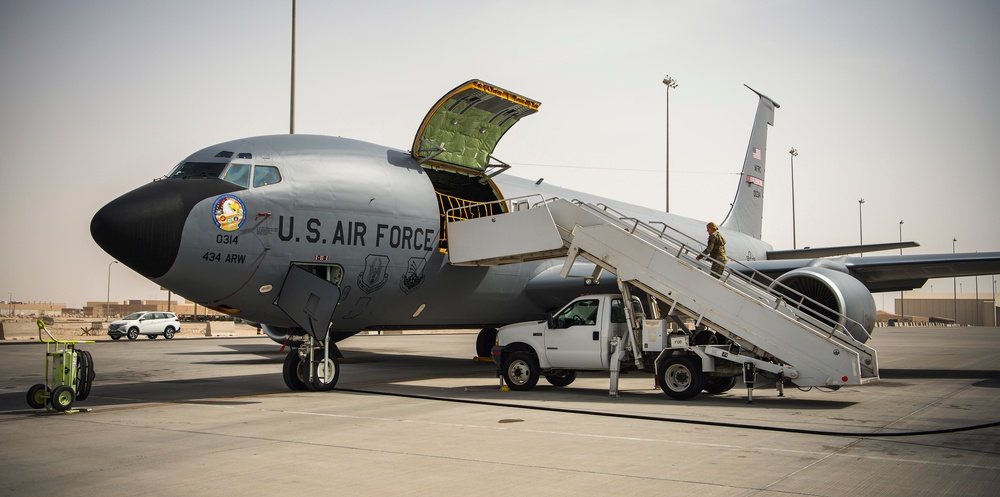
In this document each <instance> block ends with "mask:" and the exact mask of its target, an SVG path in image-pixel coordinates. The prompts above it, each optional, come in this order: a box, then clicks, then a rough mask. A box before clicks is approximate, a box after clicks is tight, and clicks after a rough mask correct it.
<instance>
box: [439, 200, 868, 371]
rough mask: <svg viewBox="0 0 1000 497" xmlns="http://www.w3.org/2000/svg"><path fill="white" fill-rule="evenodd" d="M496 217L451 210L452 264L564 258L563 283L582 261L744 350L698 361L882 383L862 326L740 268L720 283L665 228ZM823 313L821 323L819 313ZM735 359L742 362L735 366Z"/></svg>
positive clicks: (586, 217) (567, 210) (694, 247)
mask: <svg viewBox="0 0 1000 497" xmlns="http://www.w3.org/2000/svg"><path fill="white" fill-rule="evenodd" d="M498 203H500V204H502V205H501V206H500V208H499V209H492V210H491V212H503V213H501V214H495V215H489V216H485V217H475V216H470V215H466V214H465V213H464V212H463V210H462V208H459V209H454V210H452V211H448V213H447V214H446V216H447V223H448V224H447V230H448V236H449V241H450V243H449V258H450V260H451V263H452V264H454V265H470V266H489V265H503V264H512V263H519V262H526V261H532V260H540V259H552V258H559V257H565V258H566V260H565V263H564V265H563V269H562V276H564V277H566V276H568V274H569V271H570V269H571V268H572V266H573V264H574V262H575V261H576V259H577V258H578V257H583V258H585V259H587V260H589V261H591V262H593V263H594V264H595V265H596V266H597V268H598V270H596V271H595V274H594V277H597V276H599V272H600V270H602V269H603V270H607V271H609V272H612V273H614V274H615V275H617V277H618V279H619V281H620V282H624V283H627V284H629V285H632V286H634V287H637V288H640V289H642V290H643V291H645V292H647V293H648V294H650V295H651V296H655V297H656V298H657V299H659V300H661V301H662V302H664V303H665V304H666V305H669V306H670V313H672V314H679V315H683V316H686V317H688V318H690V319H692V320H694V321H695V323H696V324H698V325H704V326H707V327H708V328H710V329H712V330H714V331H715V332H717V333H720V334H722V335H724V336H726V337H727V338H729V339H730V340H731V341H733V342H734V343H736V344H738V345H739V346H740V349H739V351H738V353H737V354H733V353H732V352H731V351H730V350H728V349H725V348H722V347H704V348H702V349H700V350H701V352H702V353H701V354H699V355H702V354H708V355H712V356H715V357H716V358H718V359H725V360H728V361H732V362H743V363H747V362H754V363H756V364H758V366H761V365H764V366H772V367H770V368H769V367H765V368H764V369H765V370H770V371H772V372H778V373H782V374H784V375H785V377H786V378H787V379H789V380H791V381H792V382H793V383H795V384H796V385H798V386H800V387H813V386H816V387H822V386H827V387H839V386H846V385H860V384H863V383H866V382H869V381H872V380H877V379H878V365H877V358H876V353H875V350H874V349H872V348H871V347H868V346H867V345H865V344H864V343H862V342H861V341H859V340H858V339H856V338H854V336H852V333H854V334H855V335H857V334H858V333H861V334H864V335H867V332H866V331H865V330H864V328H863V326H862V325H861V324H859V323H856V322H854V321H851V320H850V319H849V318H847V317H846V316H844V315H842V314H838V313H836V312H835V311H833V310H830V309H827V308H825V307H823V305H822V304H820V303H819V302H815V301H810V300H809V299H808V298H807V297H805V296H804V295H801V294H798V293H797V292H795V291H794V290H792V289H790V288H781V289H780V290H781V292H778V291H776V288H777V287H780V286H781V284H780V283H778V282H775V281H774V280H772V279H770V278H768V277H766V276H764V275H763V274H760V273H757V272H755V271H754V270H753V269H751V268H749V267H747V266H742V265H740V264H739V263H730V264H729V266H727V268H726V269H725V271H724V272H723V274H722V275H721V277H719V278H716V277H714V276H712V275H711V274H710V271H709V267H710V262H700V261H697V260H696V257H697V256H698V255H699V254H700V253H701V249H702V248H703V247H704V243H702V242H699V241H696V240H693V239H688V238H687V237H686V236H685V235H683V234H681V233H679V232H674V231H672V230H671V229H670V227H669V226H667V225H663V224H662V223H658V224H661V225H662V228H661V229H657V228H654V227H653V226H651V225H650V224H646V223H642V222H640V221H638V220H636V219H634V218H630V217H626V216H624V215H621V214H620V213H617V212H615V211H614V210H613V209H611V208H610V207H607V206H602V205H594V204H587V203H583V202H579V201H570V200H565V199H549V200H542V198H541V197H538V196H532V197H525V198H518V199H505V200H500V201H498ZM818 308H821V309H823V310H824V311H825V314H826V315H833V316H834V317H833V318H832V319H831V318H826V317H823V316H822V315H821V314H820V313H819V312H817V311H816V309H818ZM736 356H738V357H736Z"/></svg>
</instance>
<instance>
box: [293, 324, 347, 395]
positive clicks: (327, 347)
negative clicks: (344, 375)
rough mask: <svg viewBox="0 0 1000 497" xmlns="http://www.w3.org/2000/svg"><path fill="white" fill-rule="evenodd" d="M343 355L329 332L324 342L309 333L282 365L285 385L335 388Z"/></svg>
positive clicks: (315, 388) (297, 388)
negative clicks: (331, 341)
mask: <svg viewBox="0 0 1000 497" xmlns="http://www.w3.org/2000/svg"><path fill="white" fill-rule="evenodd" d="M340 357H342V356H341V354H340V350H338V349H337V345H336V344H334V343H330V336H329V334H327V337H326V339H324V340H323V341H322V342H321V341H319V340H316V339H315V338H314V337H313V336H312V335H309V334H306V336H305V341H304V342H303V343H302V344H301V345H300V346H299V347H295V348H293V349H292V350H290V351H289V352H288V355H287V356H285V363H284V365H283V367H282V377H283V378H284V380H285V385H286V386H288V388H289V389H291V390H312V391H314V392H326V391H328V390H333V389H334V387H336V386H337V380H339V379H340V360H339V358H340Z"/></svg>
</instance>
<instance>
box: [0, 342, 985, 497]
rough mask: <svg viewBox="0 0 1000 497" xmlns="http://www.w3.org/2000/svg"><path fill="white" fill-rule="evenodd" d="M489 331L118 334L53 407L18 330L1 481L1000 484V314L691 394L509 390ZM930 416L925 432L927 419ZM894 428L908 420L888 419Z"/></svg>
mask: <svg viewBox="0 0 1000 497" xmlns="http://www.w3.org/2000/svg"><path fill="white" fill-rule="evenodd" d="M475 338H476V337H475V335H474V334H426V335H415V334H407V335H386V336H374V335H373V336H356V337H352V338H350V339H348V340H345V341H344V342H341V344H340V345H341V348H342V350H343V352H344V354H345V355H346V359H345V360H344V361H342V368H341V376H340V381H339V383H338V389H337V390H334V391H331V392H323V393H316V392H291V391H289V390H287V389H286V388H285V386H284V383H283V382H282V379H281V366H282V360H283V358H284V353H281V352H279V350H278V349H279V347H278V345H276V344H275V343H273V342H271V341H270V340H268V339H267V338H256V337H249V338H235V337H234V338H198V339H186V338H177V339H174V340H170V341H167V340H162V339H160V340H144V339H140V340H137V341H134V342H130V341H125V340H122V341H117V342H112V341H99V342H98V343H95V344H87V345H81V346H80V348H81V349H84V350H87V351H89V352H91V354H92V355H93V358H94V362H95V370H96V372H97V378H96V379H95V381H94V384H93V387H92V391H91V395H90V398H89V399H87V400H86V401H83V402H78V403H77V404H76V406H77V407H86V408H90V409H92V410H91V411H90V412H81V413H75V414H50V413H47V412H46V411H45V410H33V409H30V408H29V407H28V406H27V403H26V401H25V398H26V392H27V390H28V388H29V387H30V386H31V385H33V384H36V383H41V382H43V381H44V372H43V366H44V360H45V345H43V344H40V343H38V342H10V343H0V378H2V380H0V495H4V496H7V495H109V496H113V495H130V496H134V495H165V494H171V495H185V496H196V495H276V494H279V493H282V494H286V493H290V494H292V495H305V494H319V495H328V494H336V495H394V496H397V495H466V494H487V495H511V494H525V495H596V494H600V495H630V496H636V495H643V496H646V495H685V496H686V495H699V496H750V495H753V496H772V495H773V496H779V495H780V496H784V495H796V496H801V495H809V496H848V495H850V496H857V495H901V496H903V495H905V496H913V495H996V493H997V488H1000V427H997V426H989V427H980V428H975V429H969V430H960V431H948V430H952V429H956V428H965V427H971V426H979V425H984V424H997V422H1000V390H998V388H1000V330H998V329H996V328H880V329H878V330H876V333H875V338H874V339H873V340H872V342H871V344H872V345H873V346H874V347H875V348H876V349H877V350H878V353H879V360H880V365H881V372H882V378H883V379H882V381H880V382H877V383H875V384H871V385H866V386H862V387H849V388H843V389H840V390H839V391H836V392H829V391H821V390H818V389H812V390H809V391H801V390H798V389H796V388H794V387H793V386H789V387H788V388H786V391H785V396H784V397H778V396H777V394H776V392H775V391H774V390H773V389H770V388H768V389H757V390H756V391H755V392H754V403H753V404H752V405H748V404H747V402H746V391H745V390H744V389H741V388H736V389H733V390H731V391H730V392H728V393H726V394H722V395H704V394H703V395H700V396H698V397H696V398H695V399H692V400H689V401H683V402H680V401H674V400H670V399H668V398H667V397H665V396H664V395H663V394H662V393H660V392H659V391H657V390H654V389H653V388H652V383H653V380H652V376H651V375H648V374H631V375H625V376H623V378H622V381H621V384H620V388H621V396H620V397H619V398H614V399H612V398H609V397H608V377H607V375H604V374H596V373H595V374H585V375H581V377H580V378H579V379H578V380H577V381H576V382H574V383H573V384H572V385H570V386H568V387H563V388H557V387H553V386H550V385H548V384H547V383H546V382H545V381H544V380H542V381H540V382H539V385H538V387H536V388H535V389H534V390H532V391H529V392H513V391H510V392H503V391H500V390H499V382H498V380H497V378H496V376H495V368H494V367H493V365H492V364H489V363H479V362H474V361H472V360H471V356H472V351H473V350H474V349H475V347H474V344H475ZM914 433H923V434H914ZM887 435H888V436H887Z"/></svg>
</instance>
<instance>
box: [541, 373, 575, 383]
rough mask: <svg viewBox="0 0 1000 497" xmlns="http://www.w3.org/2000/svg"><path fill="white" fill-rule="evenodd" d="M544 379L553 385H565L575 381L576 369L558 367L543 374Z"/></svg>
mask: <svg viewBox="0 0 1000 497" xmlns="http://www.w3.org/2000/svg"><path fill="white" fill-rule="evenodd" d="M545 381H547V382H549V383H550V384H551V385H552V386H554V387H565V386H567V385H569V384H570V383H573V382H574V381H576V371H568V370H565V369H560V370H557V371H553V372H551V373H549V374H547V375H545Z"/></svg>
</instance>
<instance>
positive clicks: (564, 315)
mask: <svg viewBox="0 0 1000 497" xmlns="http://www.w3.org/2000/svg"><path fill="white" fill-rule="evenodd" d="M556 318H557V320H558V321H560V322H565V323H566V324H567V325H568V326H573V325H578V324H586V325H593V324H597V299H593V300H589V299H588V300H578V301H576V302H574V303H573V305H571V306H569V307H567V308H565V309H563V310H562V312H560V313H559V314H558V315H556Z"/></svg>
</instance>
